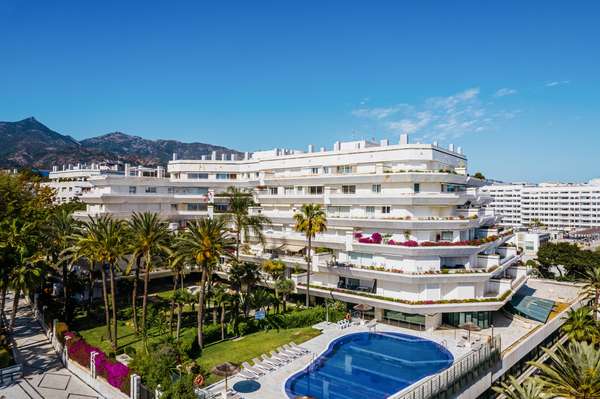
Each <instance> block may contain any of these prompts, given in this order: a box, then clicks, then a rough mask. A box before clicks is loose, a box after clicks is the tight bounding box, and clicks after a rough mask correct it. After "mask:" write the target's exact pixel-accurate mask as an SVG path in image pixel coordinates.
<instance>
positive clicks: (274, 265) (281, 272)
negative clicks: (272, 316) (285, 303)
mask: <svg viewBox="0 0 600 399" xmlns="http://www.w3.org/2000/svg"><path fill="white" fill-rule="evenodd" d="M262 268H263V271H264V272H265V273H267V274H268V275H269V276H271V279H272V280H273V288H274V290H275V299H276V301H275V306H276V309H277V310H276V311H277V312H279V285H278V283H279V281H280V280H281V279H282V278H284V276H285V270H286V265H285V263H284V262H283V261H281V260H277V259H275V260H267V261H264V262H263V264H262Z"/></svg>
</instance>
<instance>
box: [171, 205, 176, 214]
mask: <svg viewBox="0 0 600 399" xmlns="http://www.w3.org/2000/svg"><path fill="white" fill-rule="evenodd" d="M171 211H173V212H175V211H177V204H171Z"/></svg>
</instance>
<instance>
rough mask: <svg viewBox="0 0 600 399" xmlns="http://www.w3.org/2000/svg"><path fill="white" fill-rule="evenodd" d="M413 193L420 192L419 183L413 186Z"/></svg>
mask: <svg viewBox="0 0 600 399" xmlns="http://www.w3.org/2000/svg"><path fill="white" fill-rule="evenodd" d="M413 191H414V192H415V193H420V192H421V184H419V183H415V184H413Z"/></svg>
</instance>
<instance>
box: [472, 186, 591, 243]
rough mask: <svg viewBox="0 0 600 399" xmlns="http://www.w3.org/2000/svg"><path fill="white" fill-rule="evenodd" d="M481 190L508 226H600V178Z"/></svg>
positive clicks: (561, 228)
mask: <svg viewBox="0 0 600 399" xmlns="http://www.w3.org/2000/svg"><path fill="white" fill-rule="evenodd" d="M480 192H481V193H484V194H486V195H489V196H491V197H492V198H493V199H494V200H493V201H492V203H491V204H490V205H489V207H490V208H492V209H493V210H494V211H495V212H496V213H497V214H499V215H500V216H501V217H502V222H501V224H503V225H506V226H519V225H524V226H527V225H534V224H538V222H539V223H540V224H542V225H544V226H546V227H547V228H548V229H551V230H564V231H571V230H577V229H584V228H589V227H599V226H600V180H599V179H594V180H591V181H590V182H588V183H582V184H559V183H541V184H538V185H531V184H502V185H490V186H485V187H482V188H481V189H480Z"/></svg>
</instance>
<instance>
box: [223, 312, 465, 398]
mask: <svg viewBox="0 0 600 399" xmlns="http://www.w3.org/2000/svg"><path fill="white" fill-rule="evenodd" d="M368 331H369V329H368V328H367V327H366V326H364V325H358V326H351V327H348V328H345V329H338V328H337V326H335V325H331V326H330V327H329V328H326V329H324V330H323V333H322V334H321V335H319V336H317V337H315V338H313V339H311V340H309V341H306V342H304V343H302V344H300V346H301V347H303V348H306V349H308V350H309V351H310V353H309V354H307V355H304V356H302V357H300V358H298V359H296V360H294V361H292V362H290V363H288V364H286V365H284V366H282V367H280V368H278V369H277V370H275V371H272V372H270V373H268V374H267V375H265V376H262V377H260V378H259V379H257V380H256V381H257V382H258V383H259V384H260V389H258V390H257V391H254V392H251V393H243V394H240V395H241V396H242V397H243V398H245V399H282V398H287V397H288V396H287V394H286V393H285V390H284V385H285V381H286V380H287V379H288V378H289V377H290V376H292V375H293V374H294V373H296V372H298V371H300V370H302V369H303V368H305V367H306V366H307V365H309V364H310V363H311V362H312V361H313V360H314V359H315V358H317V357H318V356H319V355H320V354H321V353H322V352H323V351H325V350H326V349H327V347H328V346H329V344H330V343H331V341H333V340H334V339H336V338H339V337H342V336H344V335H348V334H353V333H357V332H368ZM375 331H377V332H398V333H403V334H407V335H413V336H416V337H421V338H427V339H430V340H432V341H434V342H437V343H439V344H440V345H442V346H444V347H446V349H448V350H449V351H450V353H452V356H454V359H455V361H456V360H457V359H460V358H462V357H463V356H465V355H466V354H467V353H469V351H470V350H469V349H465V348H459V347H457V345H456V344H457V339H458V340H460V339H461V337H460V336H457V337H456V338H455V334H454V332H453V331H443V330H442V331H440V330H438V331H433V332H426V331H415V330H410V329H406V328H399V327H394V326H390V325H387V324H381V323H378V324H377V327H376V329H375ZM239 381H244V379H243V378H240V377H233V378H230V379H229V380H228V386H229V388H230V389H231V388H232V387H233V386H234V384H235V383H237V382H239ZM223 388H224V382H221V383H220V384H219V385H217V386H215V387H213V389H212V391H213V392H218V391H219V390H223Z"/></svg>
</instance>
